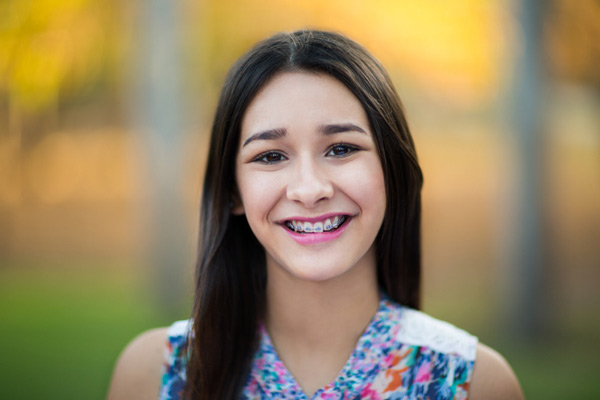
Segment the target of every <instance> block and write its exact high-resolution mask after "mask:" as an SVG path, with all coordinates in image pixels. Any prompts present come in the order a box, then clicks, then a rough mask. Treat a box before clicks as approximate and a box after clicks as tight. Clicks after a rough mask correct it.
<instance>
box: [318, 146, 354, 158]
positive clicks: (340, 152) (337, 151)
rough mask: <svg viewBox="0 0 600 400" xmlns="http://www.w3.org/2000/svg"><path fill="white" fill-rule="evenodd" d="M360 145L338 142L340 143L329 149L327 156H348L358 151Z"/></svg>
mask: <svg viewBox="0 0 600 400" xmlns="http://www.w3.org/2000/svg"><path fill="white" fill-rule="evenodd" d="M358 150H359V149H358V147H356V146H353V145H351V144H346V143H338V144H334V145H333V146H332V147H331V148H330V149H329V151H328V152H327V154H326V155H327V156H331V157H344V156H347V155H348V154H351V153H354V152H355V151H358Z"/></svg>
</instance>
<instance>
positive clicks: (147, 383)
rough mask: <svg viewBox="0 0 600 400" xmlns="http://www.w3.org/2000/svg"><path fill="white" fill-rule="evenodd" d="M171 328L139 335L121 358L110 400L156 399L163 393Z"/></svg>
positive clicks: (110, 391) (108, 399)
mask: <svg viewBox="0 0 600 400" xmlns="http://www.w3.org/2000/svg"><path fill="white" fill-rule="evenodd" d="M166 339H167V328H159V329H153V330H151V331H148V332H145V333H142V334H141V335H139V336H138V337H136V338H135V339H134V340H133V341H132V342H131V343H130V344H129V345H127V347H126V348H125V350H123V352H122V353H121V355H120V356H119V360H118V361H117V365H116V367H115V370H114V372H113V377H112V381H111V384H110V389H109V391H108V397H107V400H121V399H124V400H125V399H128V400H145V399H152V400H156V399H158V396H159V391H160V382H161V376H162V365H163V362H164V351H165V350H164V349H165V343H166Z"/></svg>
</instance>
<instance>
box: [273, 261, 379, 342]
mask: <svg viewBox="0 0 600 400" xmlns="http://www.w3.org/2000/svg"><path fill="white" fill-rule="evenodd" d="M370 253H372V254H368V256H367V257H365V258H363V260H361V262H359V263H358V264H356V265H355V266H354V267H352V268H351V269H350V270H348V271H346V272H345V273H344V274H342V275H340V276H337V277H335V278H332V279H328V280H326V281H307V280H303V279H299V278H297V277H295V276H293V275H292V274H290V273H289V272H287V271H286V270H284V269H283V268H282V267H281V266H279V265H273V263H267V270H268V280H267V309H266V320H265V323H266V327H267V330H268V331H269V334H270V336H271V338H272V340H273V342H274V343H275V344H278V342H279V343H286V342H289V343H294V346H295V347H296V348H299V347H300V348H301V347H305V348H306V349H311V350H315V351H317V350H319V351H327V350H332V351H333V348H336V347H339V346H341V347H347V346H348V345H350V346H351V350H352V349H353V348H354V345H355V344H356V341H357V340H358V338H359V337H360V335H361V334H362V332H363V331H364V330H365V328H366V327H367V325H368V324H369V322H370V321H371V319H372V318H373V316H374V315H375V312H376V311H377V308H378V306H379V291H378V288H377V275H376V267H375V256H374V251H373V250H371V251H370ZM269 264H271V265H269ZM333 342H335V343H333ZM282 347H284V346H282ZM338 350H339V349H338ZM278 351H279V349H278Z"/></svg>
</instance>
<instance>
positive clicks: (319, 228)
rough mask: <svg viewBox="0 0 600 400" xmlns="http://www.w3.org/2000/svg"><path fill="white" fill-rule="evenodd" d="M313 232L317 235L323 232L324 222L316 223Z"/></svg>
mask: <svg viewBox="0 0 600 400" xmlns="http://www.w3.org/2000/svg"><path fill="white" fill-rule="evenodd" d="M313 231H314V232H315V233H319V232H323V223H322V222H315V224H314V225H313Z"/></svg>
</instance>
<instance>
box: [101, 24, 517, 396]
mask: <svg viewBox="0 0 600 400" xmlns="http://www.w3.org/2000/svg"><path fill="white" fill-rule="evenodd" d="M421 185H422V175H421V170H420V168H419V165H418V163H417V157H416V152H415V148H414V144H413V141H412V138H411V135H410V132H409V129H408V125H407V123H406V120H405V117H404V114H403V111H402V108H401V105H400V100H399V99H398V96H397V94H396V92H395V89H394V88H393V85H392V83H391V81H390V79H389V77H388V76H387V73H386V72H385V70H384V69H383V67H382V66H381V65H380V64H379V62H378V61H377V60H375V59H374V58H373V56H371V55H370V54H369V53H368V52H367V51H366V50H365V49H364V48H362V47H361V46H359V45H358V44H356V43H355V42H353V41H351V40H349V39H347V38H345V37H343V36H341V35H339V34H335V33H330V32H321V31H298V32H294V33H291V34H278V35H275V36H273V37H271V38H269V39H267V40H265V41H264V42H261V43H259V44H258V45H257V46H256V47H255V48H254V49H252V50H251V51H250V52H249V53H248V54H246V55H245V56H244V57H242V58H241V59H240V60H239V61H238V62H237V63H236V64H235V65H234V67H233V68H232V70H231V72H230V73H229V75H228V77H227V80H226V83H225V86H224V88H223V91H222V93H221V97H220V100H219V104H218V107H217V111H216V116H215V120H214V124H213V128H212V137H211V145H210V151H209V159H208V166H207V172H206V176H205V181H204V188H203V198H202V212H201V226H200V237H201V239H200V249H199V254H200V256H199V259H198V263H197V281H196V292H195V293H196V298H195V304H194V309H193V314H192V318H191V319H190V320H189V321H181V322H177V323H175V324H173V325H172V326H171V327H169V328H164V329H157V330H153V331H150V332H147V333H145V334H143V335H141V336H140V337H138V338H137V339H135V340H134V341H133V342H132V343H131V344H130V345H129V346H128V347H127V349H126V350H125V351H124V352H123V354H122V355H121V357H120V360H119V362H118V363H117V367H116V369H115V373H114V377H113V381H112V385H111V389H110V393H109V399H111V400H115V399H156V398H160V399H164V400H167V399H184V398H191V399H240V398H242V399H373V400H379V399H382V400H383V399H390V400H391V399H395V400H399V399H466V398H467V397H468V398H470V399H520V398H522V394H521V390H520V387H519V384H518V382H517V380H516V378H515V376H514V374H513V372H512V370H511V369H510V367H509V366H508V364H507V363H506V361H504V359H503V358H502V357H501V356H500V355H498V354H497V353H496V352H494V351H493V350H491V349H490V348H488V347H486V346H484V345H483V344H481V343H478V341H477V339H476V338H475V337H474V336H472V335H470V334H468V333H466V332H465V331H462V330H460V329H458V328H456V327H454V326H452V325H450V324H447V323H445V322H442V321H438V320H436V319H434V318H432V317H429V316H427V315H426V314H424V313H422V312H420V311H417V309H418V308H419V297H420V294H419V284H420V268H421V267H420V189H421ZM165 343H166V346H165ZM165 349H166V352H167V355H166V358H165V357H164V355H163V354H164V352H165Z"/></svg>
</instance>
